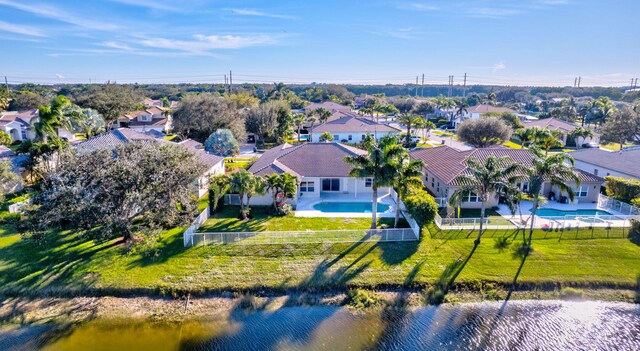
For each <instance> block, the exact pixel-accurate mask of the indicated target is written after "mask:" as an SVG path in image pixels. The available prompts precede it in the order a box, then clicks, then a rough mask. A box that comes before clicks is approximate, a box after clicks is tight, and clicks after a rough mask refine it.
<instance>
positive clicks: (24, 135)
mask: <svg viewBox="0 0 640 351" xmlns="http://www.w3.org/2000/svg"><path fill="white" fill-rule="evenodd" d="M20 134H21V135H22V140H27V132H26V131H24V130H23V131H22V132H21V133H20Z"/></svg>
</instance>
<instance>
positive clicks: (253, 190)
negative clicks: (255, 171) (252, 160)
mask: <svg viewBox="0 0 640 351" xmlns="http://www.w3.org/2000/svg"><path fill="white" fill-rule="evenodd" d="M266 190H267V181H266V180H265V179H264V178H262V177H261V176H257V175H251V174H250V177H249V186H248V187H247V189H246V192H245V195H246V196H247V206H246V212H247V215H248V214H249V211H251V207H249V202H250V201H251V198H252V197H253V196H255V195H264V193H265V192H266Z"/></svg>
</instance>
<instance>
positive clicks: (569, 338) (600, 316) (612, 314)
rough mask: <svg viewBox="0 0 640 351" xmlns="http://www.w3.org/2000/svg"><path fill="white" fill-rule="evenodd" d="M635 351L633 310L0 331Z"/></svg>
mask: <svg viewBox="0 0 640 351" xmlns="http://www.w3.org/2000/svg"><path fill="white" fill-rule="evenodd" d="M40 349H42V350H52V351H58V350H71V351H74V350H98V351H99V350H159V351H162V350H167V351H173V350H231V349H232V350H346V349H352V350H363V349H381V350H477V349H483V350H484V349H486V350H505V349H509V350H546V349H549V350H591V349H617V350H640V306H639V305H631V304H623V303H604V302H561V301H515V302H509V303H508V304H503V303H500V302H496V303H490V302H484V303H476V304H461V305H455V306H446V305H445V306H440V307H425V308H419V309H415V310H410V311H406V310H402V309H397V310H395V312H394V310H393V309H387V310H385V311H382V312H380V311H378V312H371V311H369V312H354V311H350V310H347V309H344V308H337V307H285V308H281V309H278V310H275V311H259V312H244V311H242V310H235V311H234V312H232V313H231V314H230V315H228V316H226V318H219V319H214V320H205V321H188V322H183V323H174V324H172V323H155V322H141V321H134V320H124V321H123V320H120V321H92V322H88V323H85V324H83V325H81V326H79V327H73V328H66V329H64V330H51V329H50V328H46V327H43V326H38V327H33V326H30V327H23V328H10V327H5V328H4V329H0V350H40Z"/></svg>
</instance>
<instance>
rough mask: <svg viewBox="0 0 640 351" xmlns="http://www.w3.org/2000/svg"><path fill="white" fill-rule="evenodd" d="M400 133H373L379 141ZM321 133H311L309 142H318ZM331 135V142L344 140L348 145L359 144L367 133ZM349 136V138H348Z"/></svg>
mask: <svg viewBox="0 0 640 351" xmlns="http://www.w3.org/2000/svg"><path fill="white" fill-rule="evenodd" d="M399 133H400V132H399V131H398V132H385V133H383V132H378V133H375V136H376V139H377V140H380V139H382V137H384V136H386V135H389V134H399ZM322 134H323V133H317V132H313V133H311V140H313V141H319V140H320V136H321V135H322ZM331 134H332V135H333V141H334V142H342V141H343V140H346V141H347V142H348V143H359V142H361V141H362V140H363V139H364V136H365V135H367V134H369V133H368V132H349V133H347V132H340V133H331ZM349 136H351V138H349Z"/></svg>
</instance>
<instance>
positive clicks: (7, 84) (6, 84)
mask: <svg viewBox="0 0 640 351" xmlns="http://www.w3.org/2000/svg"><path fill="white" fill-rule="evenodd" d="M4 86H5V88H7V91H9V81H8V80H7V76H4Z"/></svg>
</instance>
